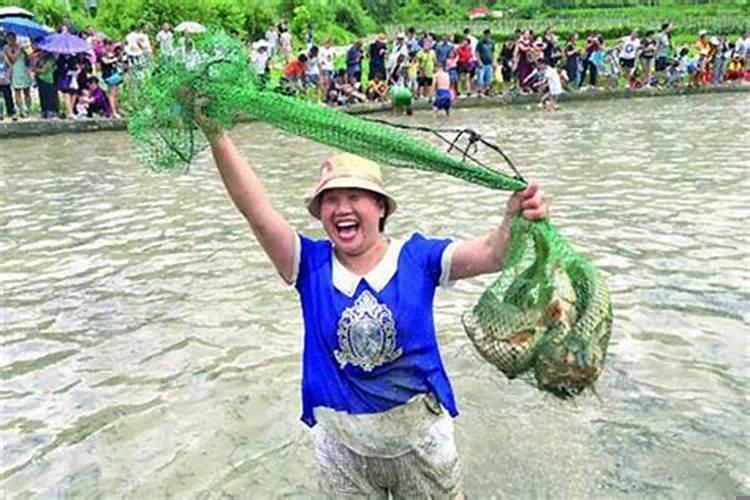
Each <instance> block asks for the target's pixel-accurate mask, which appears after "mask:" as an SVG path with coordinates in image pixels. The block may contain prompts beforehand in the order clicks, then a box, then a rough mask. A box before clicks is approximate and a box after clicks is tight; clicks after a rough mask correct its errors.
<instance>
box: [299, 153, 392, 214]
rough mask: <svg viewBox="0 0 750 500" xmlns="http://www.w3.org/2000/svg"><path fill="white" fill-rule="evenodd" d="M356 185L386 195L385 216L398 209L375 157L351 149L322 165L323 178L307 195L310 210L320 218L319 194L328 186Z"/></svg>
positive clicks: (321, 176) (321, 177)
mask: <svg viewBox="0 0 750 500" xmlns="http://www.w3.org/2000/svg"><path fill="white" fill-rule="evenodd" d="M335 188H354V189H364V190H367V191H372V192H373V193H377V194H379V195H381V196H383V198H384V199H385V204H386V210H385V216H386V217H388V216H389V215H391V214H392V213H393V212H395V211H396V200H394V199H393V197H392V196H391V195H390V194H388V192H387V191H386V190H385V186H384V185H383V175H382V174H381V172H380V166H379V165H378V164H377V163H375V162H374V161H370V160H367V159H365V158H362V157H361V156H357V155H353V154H351V153H341V154H337V155H335V156H332V157H330V158H328V159H327V160H325V161H324V162H323V164H322V165H321V166H320V181H319V182H318V184H317V185H316V186H315V188H314V189H313V190H312V192H311V193H310V195H309V196H308V197H307V198H305V203H306V204H307V210H308V211H309V212H310V214H311V215H312V216H313V217H315V218H316V219H320V194H321V193H322V192H323V191H325V190H326V189H335Z"/></svg>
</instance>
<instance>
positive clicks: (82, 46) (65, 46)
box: [37, 33, 91, 54]
mask: <svg viewBox="0 0 750 500" xmlns="http://www.w3.org/2000/svg"><path fill="white" fill-rule="evenodd" d="M37 47H39V48H40V49H42V50H45V51H47V52H54V53H55V54H80V53H81V52H88V51H89V50H91V46H90V45H89V44H88V43H86V40H84V39H82V38H79V37H77V36H75V35H71V34H70V33H55V34H53V35H49V36H47V37H45V38H44V40H42V41H41V42H39V43H38V44H37Z"/></svg>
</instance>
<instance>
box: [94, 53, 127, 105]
mask: <svg viewBox="0 0 750 500" xmlns="http://www.w3.org/2000/svg"><path fill="white" fill-rule="evenodd" d="M122 58H123V55H122V48H121V46H120V45H116V44H115V43H113V42H112V40H106V41H105V42H104V52H103V53H102V57H101V59H100V61H99V64H100V66H101V68H102V80H104V83H105V84H106V85H107V99H108V100H109V107H110V109H111V110H112V118H120V85H122V81H123V79H122V73H123V70H122Z"/></svg>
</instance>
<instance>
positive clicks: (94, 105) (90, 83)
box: [86, 76, 112, 118]
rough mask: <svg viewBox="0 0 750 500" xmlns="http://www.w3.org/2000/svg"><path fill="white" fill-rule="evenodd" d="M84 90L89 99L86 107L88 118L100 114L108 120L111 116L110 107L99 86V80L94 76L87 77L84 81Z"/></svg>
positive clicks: (105, 95)
mask: <svg viewBox="0 0 750 500" xmlns="http://www.w3.org/2000/svg"><path fill="white" fill-rule="evenodd" d="M86 89H87V90H88V94H89V97H90V99H91V101H90V102H89V105H88V116H89V117H92V116H94V114H101V115H102V116H103V117H104V118H110V117H111V116H112V107H111V106H110V105H109V99H107V94H105V93H104V91H103V90H102V88H101V87H100V86H99V79H98V78H97V77H95V76H92V77H89V78H88V80H86Z"/></svg>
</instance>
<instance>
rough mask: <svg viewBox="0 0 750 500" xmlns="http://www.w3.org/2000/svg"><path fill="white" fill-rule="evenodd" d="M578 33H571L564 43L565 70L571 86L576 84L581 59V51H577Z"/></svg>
mask: <svg viewBox="0 0 750 500" xmlns="http://www.w3.org/2000/svg"><path fill="white" fill-rule="evenodd" d="M577 43H578V33H571V34H570V36H569V37H568V43H567V45H565V72H566V73H567V74H568V80H569V81H570V85H571V86H573V87H577V86H578V66H579V65H580V61H581V53H580V52H579V51H578V47H577Z"/></svg>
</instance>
